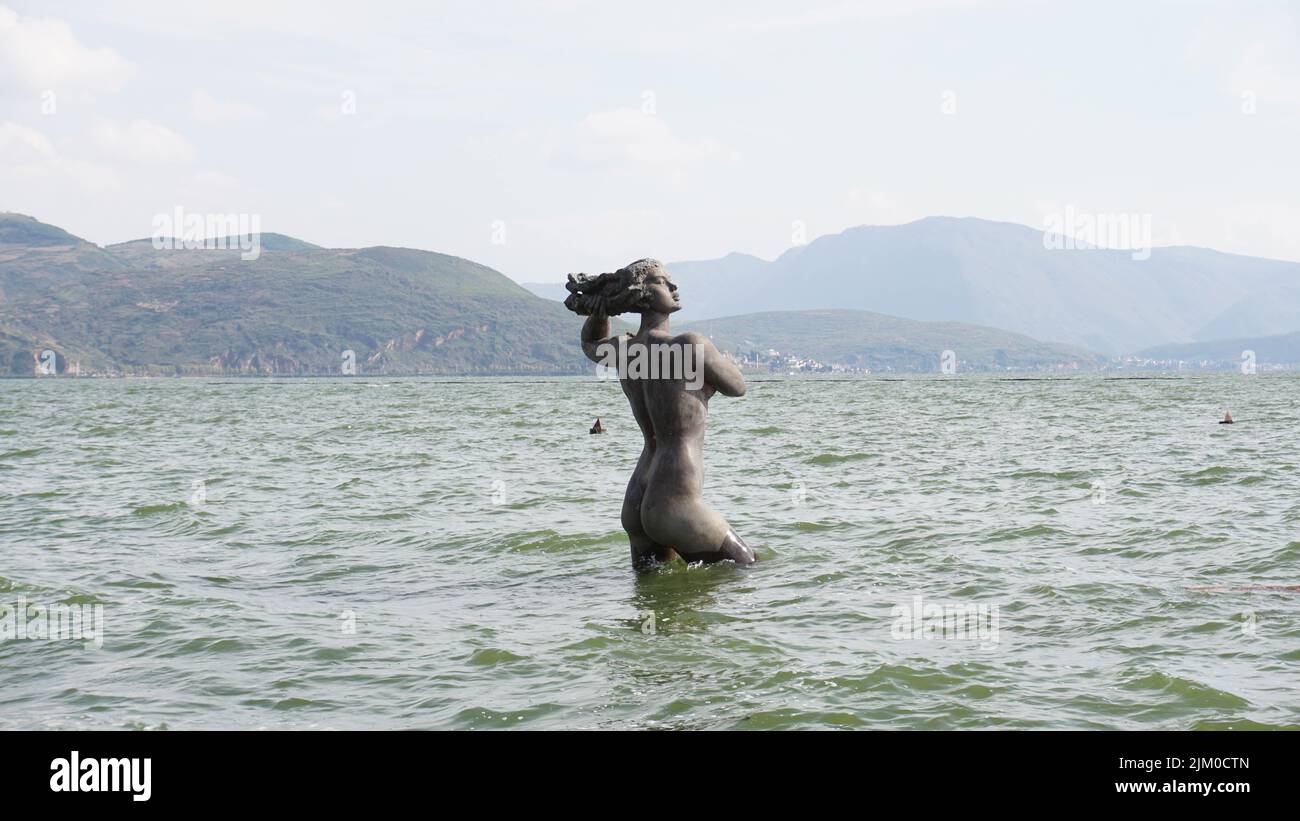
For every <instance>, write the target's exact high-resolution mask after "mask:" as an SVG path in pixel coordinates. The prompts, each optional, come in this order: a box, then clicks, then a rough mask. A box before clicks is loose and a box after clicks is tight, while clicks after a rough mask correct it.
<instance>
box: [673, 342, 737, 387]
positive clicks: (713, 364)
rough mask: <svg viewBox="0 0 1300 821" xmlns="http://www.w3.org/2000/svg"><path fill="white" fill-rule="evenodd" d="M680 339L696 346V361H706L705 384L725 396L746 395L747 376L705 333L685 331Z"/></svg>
mask: <svg viewBox="0 0 1300 821" xmlns="http://www.w3.org/2000/svg"><path fill="white" fill-rule="evenodd" d="M679 339H681V340H682V341H684V342H688V343H690V344H692V345H694V346H696V348H695V350H696V361H697V362H701V361H702V362H703V363H704V384H706V385H708V386H709V387H711V388H713V389H714V390H715V391H717V392H718V393H720V394H722V395H723V396H744V395H745V377H744V376H742V375H741V373H740V368H738V367H736V363H735V362H732V361H731V360H730V359H728V358H727V357H725V356H723V355H722V353H721V352H720V351H719V350H718V349H717V348H716V347H714V345H713V342H712V340H710V339H709V338H708V337H707V336H705V335H704V334H698V333H694V332H691V333H685V334H682V335H681V336H680V337H679Z"/></svg>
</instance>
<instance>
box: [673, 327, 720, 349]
mask: <svg viewBox="0 0 1300 821" xmlns="http://www.w3.org/2000/svg"><path fill="white" fill-rule="evenodd" d="M673 342H676V343H679V344H681V345H702V346H706V347H708V348H712V347H713V341H712V340H710V339H709V338H708V337H707V336H705V335H704V334H702V333H700V332H699V331H686V332H685V333H680V334H678V335H677V336H675V337H673Z"/></svg>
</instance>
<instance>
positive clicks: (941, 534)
mask: <svg viewBox="0 0 1300 821" xmlns="http://www.w3.org/2000/svg"><path fill="white" fill-rule="evenodd" d="M1297 396H1300V377H1298V376H1297V375H1294V374H1291V375H1287V374H1281V375H1271V374H1258V375H1250V376H1247V375H1210V376H1187V377H1182V376H1178V377H1172V378H1159V379H1157V378H1123V379H1121V378H1114V377H1110V378H1107V377H1105V376H1101V375H1085V376H1077V377H1068V378H1060V379H1048V378H1031V379H1026V380H1013V379H997V378H992V377H983V376H966V375H958V376H955V377H947V378H944V377H939V376H934V377H918V378H907V379H898V380H881V379H872V378H860V379H851V380H843V381H831V380H818V379H811V378H809V379H799V378H791V379H785V380H782V379H769V380H764V381H759V380H758V379H754V380H751V384H750V392H749V394H748V395H747V396H745V397H744V398H742V399H727V398H725V397H717V398H715V399H714V400H713V401H712V407H711V417H710V421H709V432H708V435H707V438H706V454H705V463H706V466H707V474H706V497H707V498H708V500H709V501H710V502H711V503H712V504H713V505H714V506H715V507H716V508H717V509H718V510H720V511H721V512H722V513H723V514H724V515H726V516H727V517H728V518H729V520H730V521H731V524H732V526H733V527H734V528H735V529H736V530H737V531H738V532H739V533H741V534H742V535H743V536H744V537H745V538H746V540H747V541H748V542H749V543H750V544H751V545H753V546H755V547H756V549H757V550H758V553H759V555H760V558H761V560H760V562H759V563H758V564H757V565H755V566H754V567H753V568H749V569H744V568H737V567H735V566H733V565H717V566H711V567H689V568H688V567H686V566H684V565H680V564H679V565H675V566H666V567H663V568H661V569H660V570H659V571H656V572H650V573H644V574H635V573H633V572H632V570H631V569H630V567H629V561H628V547H627V543H626V540H625V537H624V535H623V532H622V529H621V527H620V525H619V507H620V502H621V497H622V492H623V487H624V485H625V483H626V481H627V477H628V475H629V474H630V472H631V470H632V467H633V465H634V463H635V461H636V458H637V454H638V452H639V449H640V435H639V433H638V432H637V430H636V426H635V424H634V422H633V420H632V418H631V414H630V412H629V411H628V408H627V404H626V401H625V400H624V398H623V396H622V394H621V392H620V391H619V388H618V386H617V385H616V384H614V383H610V382H603V381H598V380H595V379H576V378H575V379H550V380H534V381H523V380H507V379H499V380H497V379H476V380H462V381H440V380H431V379H430V380H425V379H402V380H377V379H363V378H357V379H322V380H311V379H292V380H271V379H265V380H262V379H244V380H163V379H159V380H118V381H107V380H105V381H100V380H90V379H80V380H76V379H68V378H58V379H44V380H39V381H32V380H3V381H0V605H7V606H8V608H9V609H8V618H9V619H10V625H11V631H10V632H11V634H12V633H13V632H14V629H13V625H15V624H17V622H16V618H17V610H18V609H19V608H21V609H22V610H23V615H24V617H26V616H28V615H30V616H32V617H33V619H34V620H35V619H36V618H37V616H38V615H39V613H40V612H41V608H47V609H48V608H55V607H57V606H59V605H62V604H66V605H72V606H76V607H78V608H80V611H79V612H84V613H86V620H87V622H89V621H90V620H91V615H90V614H91V613H92V612H93V610H94V606H95V605H102V618H103V621H102V625H103V634H102V640H101V641H99V642H92V641H90V640H76V639H74V638H58V639H50V638H42V637H41V634H40V633H39V632H37V633H36V634H35V636H34V637H33V638H27V637H24V636H21V635H17V636H14V637H12V638H8V639H6V640H4V641H0V681H2V682H3V686H2V687H0V727H4V728H20V727H21V728H105V729H107V728H173V729H191V728H218V727H233V728H645V727H660V728H852V727H862V728H935V729H939V728H998V727H1009V728H1173V729H1187V728H1229V727H1233V728H1261V727H1293V728H1294V727H1300V593H1297V592H1287V591H1284V590H1278V589H1269V588H1262V587H1256V588H1253V589H1252V588H1251V587H1250V586H1252V585H1288V584H1290V585H1294V584H1297V583H1300V572H1298V568H1297V565H1298V564H1300V404H1298V403H1297ZM1227 409H1230V410H1232V412H1233V414H1234V415H1235V416H1236V417H1237V419H1238V420H1239V424H1236V425H1232V426H1226V425H1222V426H1221V425H1217V424H1216V423H1215V422H1216V420H1217V419H1219V418H1221V417H1222V415H1223V412H1224V410H1227ZM596 416H600V417H602V419H603V421H604V423H605V424H606V426H607V427H608V429H609V433H607V434H606V435H604V436H589V435H588V433H587V428H588V427H589V426H590V425H591V422H592V420H593V419H594V418H595V417H596ZM1207 585H1208V586H1211V589H1208V590H1206V589H1197V588H1198V587H1201V586H1207ZM32 605H34V606H35V607H36V609H33V610H28V609H27V608H28V607H29V606H32ZM28 626H29V627H30V624H29V625H28ZM19 632H21V631H19ZM96 644H100V645H101V646H95V645H96Z"/></svg>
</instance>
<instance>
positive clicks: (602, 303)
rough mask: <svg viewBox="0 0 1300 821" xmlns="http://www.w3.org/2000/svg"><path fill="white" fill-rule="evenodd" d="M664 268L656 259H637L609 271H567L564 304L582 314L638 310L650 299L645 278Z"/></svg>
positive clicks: (612, 314) (624, 312)
mask: <svg viewBox="0 0 1300 821" xmlns="http://www.w3.org/2000/svg"><path fill="white" fill-rule="evenodd" d="M663 269H664V267H663V265H662V264H660V262H659V260H657V259H638V260H637V261H636V262H633V263H632V264H630V265H628V266H626V267H623V268H619V269H618V270H617V271H615V272H613V273H612V274H609V273H607V274H595V275H592V274H569V281H568V282H567V283H565V285H564V287H566V288H568V289H569V296H568V298H567V299H565V300H564V307H566V308H568V309H569V310H570V311H573V312H574V313H575V314H579V315H581V316H589V315H591V314H595V313H603V314H605V315H606V316H617V315H618V314H626V313H637V312H639V311H641V310H643V309H644V308H645V307H646V305H647V303H648V301H649V298H650V296H649V293H648V292H647V290H646V285H645V281H646V280H647V279H648V278H650V277H652V276H654V275H655V274H658V273H662V272H663Z"/></svg>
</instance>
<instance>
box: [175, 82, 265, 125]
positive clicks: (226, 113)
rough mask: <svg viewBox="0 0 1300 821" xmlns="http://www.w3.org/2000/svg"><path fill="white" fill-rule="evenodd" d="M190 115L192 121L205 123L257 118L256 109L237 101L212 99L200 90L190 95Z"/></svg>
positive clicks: (257, 112)
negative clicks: (192, 117) (192, 118)
mask: <svg viewBox="0 0 1300 821" xmlns="http://www.w3.org/2000/svg"><path fill="white" fill-rule="evenodd" d="M190 113H191V114H193V115H194V119H196V120H199V121H201V122H205V123H225V122H236V121H238V120H249V119H252V118H254V117H257V116H259V114H260V113H261V112H259V111H258V110H257V109H256V108H254V107H253V106H251V105H248V104H247V103H241V102H239V101H224V100H218V99H216V98H214V97H213V96H212V95H211V94H209V93H208V92H206V91H203V90H202V89H199V90H198V91H195V92H194V93H193V94H192V95H190Z"/></svg>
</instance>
